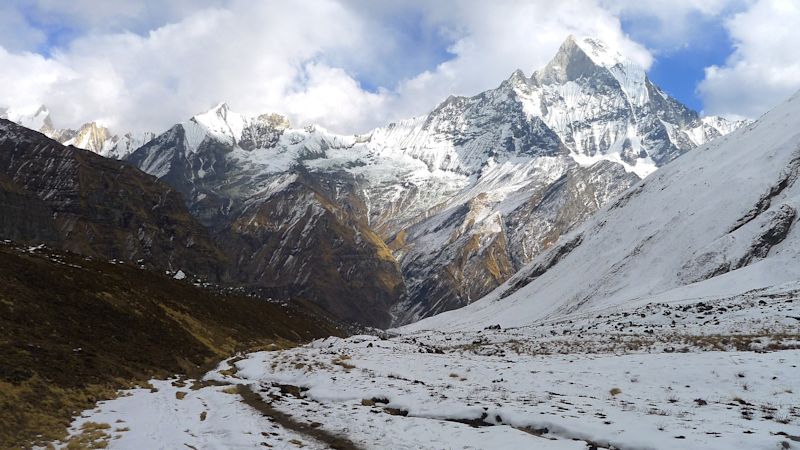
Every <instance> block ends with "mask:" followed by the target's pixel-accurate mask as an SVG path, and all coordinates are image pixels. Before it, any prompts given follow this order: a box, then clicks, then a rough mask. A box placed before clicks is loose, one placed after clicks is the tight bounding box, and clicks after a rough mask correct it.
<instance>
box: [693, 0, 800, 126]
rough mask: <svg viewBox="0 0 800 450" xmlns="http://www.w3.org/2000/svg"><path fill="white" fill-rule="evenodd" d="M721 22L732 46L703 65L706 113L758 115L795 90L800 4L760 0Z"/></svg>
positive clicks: (798, 85) (799, 77)
mask: <svg viewBox="0 0 800 450" xmlns="http://www.w3.org/2000/svg"><path fill="white" fill-rule="evenodd" d="M725 26H726V28H727V29H728V32H729V33H730V35H731V38H732V39H733V41H734V47H735V50H734V52H733V54H732V55H731V56H730V57H729V58H728V59H727V61H726V62H725V64H723V65H722V66H711V67H708V68H707V69H706V72H705V79H704V80H703V81H702V82H701V83H700V85H699V88H698V91H699V93H700V95H701V97H702V98H703V102H704V105H705V111H706V112H707V113H709V114H720V115H726V116H738V117H757V116H759V115H761V114H763V113H764V112H766V111H767V110H768V109H769V108H771V107H773V106H775V105H777V104H778V103H780V102H781V101H783V100H785V99H786V98H788V97H789V96H790V95H791V94H792V93H794V92H795V91H797V89H800V46H798V45H797V43H798V42H800V4H798V3H797V2H796V1H794V0H760V1H758V2H756V3H754V4H753V5H751V7H750V8H748V9H747V10H746V11H744V12H741V13H738V14H736V15H734V16H733V17H732V18H730V19H729V20H728V21H727V22H726V24H725Z"/></svg>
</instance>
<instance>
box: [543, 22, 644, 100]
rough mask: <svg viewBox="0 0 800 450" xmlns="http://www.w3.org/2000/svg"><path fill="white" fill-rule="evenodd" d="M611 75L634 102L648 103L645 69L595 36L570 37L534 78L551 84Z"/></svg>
mask: <svg viewBox="0 0 800 450" xmlns="http://www.w3.org/2000/svg"><path fill="white" fill-rule="evenodd" d="M608 75H610V76H611V77H613V78H614V79H616V80H617V82H618V83H619V85H620V87H621V88H622V90H623V91H624V93H625V95H626V96H627V97H628V99H629V101H630V102H631V103H632V104H634V105H642V104H643V103H645V102H647V100H648V91H647V87H646V86H645V83H646V80H647V74H646V72H645V70H644V68H643V67H641V66H640V65H638V64H636V63H635V62H633V61H632V60H631V59H629V58H627V57H625V56H623V55H622V53H620V52H618V51H616V50H614V49H613V48H611V47H610V46H608V45H607V44H606V43H604V42H603V41H601V40H599V39H595V38H589V37H583V38H578V37H575V36H573V35H570V36H568V37H567V39H566V40H564V42H563V43H562V44H561V47H559V49H558V52H557V53H556V55H555V56H554V57H553V59H552V60H550V62H549V63H547V65H546V66H545V67H544V68H542V69H541V70H538V71H536V72H535V73H534V74H533V76H532V77H531V79H532V80H533V82H534V83H537V84H540V85H549V84H564V83H567V82H570V81H577V80H579V79H581V78H593V77H597V76H608Z"/></svg>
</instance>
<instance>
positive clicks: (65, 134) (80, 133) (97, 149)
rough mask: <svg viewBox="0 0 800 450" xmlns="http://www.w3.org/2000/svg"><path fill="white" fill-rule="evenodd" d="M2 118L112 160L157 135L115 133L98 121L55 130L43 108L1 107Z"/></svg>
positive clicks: (119, 157)
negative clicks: (12, 108)
mask: <svg viewBox="0 0 800 450" xmlns="http://www.w3.org/2000/svg"><path fill="white" fill-rule="evenodd" d="M0 119H7V120H10V121H12V122H15V123H17V124H19V125H22V126H24V127H26V128H30V129H32V130H35V131H39V132H40V133H42V134H44V135H45V136H47V137H49V138H51V139H54V140H56V141H58V142H60V143H62V144H64V145H73V146H75V147H78V148H82V149H84V150H89V151H92V152H94V153H97V154H99V155H102V156H105V157H108V158H112V159H122V158H124V157H125V156H127V155H128V154H130V153H131V152H133V151H134V150H136V149H137V148H139V147H141V146H142V145H144V144H145V143H146V142H147V141H149V140H150V139H152V138H153V137H154V136H155V135H154V134H153V133H150V132H145V133H139V134H134V133H124V134H114V133H112V132H111V131H110V130H109V129H108V128H106V127H103V126H101V125H99V124H97V123H96V122H89V123H86V124H84V125H83V126H81V127H80V128H79V129H77V130H72V129H68V128H56V127H55V126H54V125H53V120H52V118H51V116H50V110H48V109H47V107H46V106H40V107H39V108H38V109H36V110H35V111H33V112H21V111H9V110H8V109H2V108H0Z"/></svg>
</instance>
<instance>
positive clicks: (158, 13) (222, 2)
mask: <svg viewBox="0 0 800 450" xmlns="http://www.w3.org/2000/svg"><path fill="white" fill-rule="evenodd" d="M21 3H25V4H26V5H28V6H27V9H25V11H26V14H27V16H31V15H32V16H35V17H36V19H37V23H40V24H44V25H41V26H42V28H41V29H39V30H38V31H39V32H43V33H45V34H47V35H48V39H49V41H52V40H53V38H52V36H50V34H51V33H50V31H51V30H50V27H51V26H52V27H56V28H58V26H60V25H63V24H70V26H72V27H73V28H74V30H77V31H75V37H71V38H70V39H69V40H68V42H64V43H58V44H57V45H56V46H55V47H54V48H51V49H49V51H48V52H46V54H47V55H48V56H41V55H39V54H36V53H32V52H30V51H31V50H33V47H30V46H35V45H37V44H36V42H37V41H36V39H33V40H30V41H28V42H21V43H18V44H16V46H12V45H11V44H9V42H10V41H8V40H6V39H5V38H4V37H3V35H2V34H0V45H2V46H3V47H5V49H3V48H0V82H2V83H1V84H0V105H8V106H11V107H12V108H21V107H26V108H31V107H34V106H35V104H38V103H42V104H46V105H48V106H49V107H50V109H51V111H52V112H53V117H54V119H55V121H56V122H57V125H62V126H70V127H76V126H79V125H81V124H82V123H84V122H87V121H91V120H100V121H101V122H103V123H105V124H107V125H109V126H111V127H112V128H114V129H117V130H120V131H122V130H134V131H138V130H155V131H161V130H164V129H166V128H167V127H169V126H170V125H171V124H173V123H175V122H177V121H180V120H185V119H186V118H188V117H190V116H191V115H193V114H195V113H198V112H201V111H204V110H206V109H207V108H209V107H211V106H213V105H214V104H216V103H218V102H220V101H227V102H228V103H229V104H230V105H231V107H232V108H234V109H235V110H238V111H241V112H245V113H251V114H256V113H264V112H278V113H283V114H287V115H288V116H289V117H290V120H291V121H292V122H293V123H294V124H295V125H305V124H309V123H318V124H320V125H322V126H324V127H327V128H329V129H331V130H333V131H336V132H342V133H352V132H364V131H366V130H368V129H370V128H371V127H374V126H378V125H382V124H384V123H386V122H387V121H390V120H397V119H401V118H405V117H409V116H413V115H418V114H422V113H425V112H427V111H428V110H430V109H431V108H432V107H434V106H435V105H436V104H437V103H439V102H440V101H442V100H444V99H445V98H446V97H447V96H448V95H450V94H456V95H473V94H476V93H478V92H480V91H483V90H485V89H489V88H492V87H495V86H497V85H498V84H499V83H500V82H501V81H502V80H503V79H505V78H507V77H508V76H509V75H510V74H511V73H512V72H513V71H514V70H515V69H518V68H519V69H522V70H523V71H524V72H525V73H527V74H530V73H531V72H532V71H533V70H535V69H536V68H539V67H541V66H543V65H544V64H545V63H546V62H547V61H548V60H549V59H550V58H551V57H552V56H553V54H554V53H555V51H556V49H557V48H558V46H559V45H560V44H561V42H562V41H563V40H564V38H565V37H566V36H567V35H568V34H577V35H588V36H595V37H599V38H601V39H603V40H605V41H607V42H608V43H609V44H610V45H612V46H614V47H616V48H619V49H621V50H622V51H623V52H624V53H625V54H627V55H628V56H629V57H630V58H632V59H633V60H635V61H637V62H638V63H640V64H642V65H643V66H645V67H648V66H649V65H650V64H651V63H652V61H653V57H652V51H651V50H649V49H647V48H645V47H644V46H642V45H641V44H639V43H637V42H635V41H634V40H632V39H631V38H630V37H629V36H628V35H627V34H626V33H625V32H624V30H623V26H622V22H621V19H620V17H623V18H624V17H626V15H629V16H631V15H632V16H648V17H659V20H661V21H664V22H665V23H667V22H669V21H670V20H677V19H676V18H680V17H682V16H683V15H690V14H696V13H698V12H697V11H700V12H699V13H700V14H706V15H714V14H722V12H721V11H723V10H724V8H723V6H720V3H721V2H720V1H716V0H711V1H709V2H707V3H705V4H700V5H699V6H698V4H697V3H694V2H688V1H687V0H675V2H671V3H675V4H676V5H678V6H680V8H676V9H673V10H670V9H668V8H664V7H663V6H662V5H663V2H655V1H652V2H651V1H645V2H643V3H637V2H633V1H632V0H564V1H560V2H551V1H545V0H538V1H523V0H504V1H497V2H485V1H480V0H452V1H448V2H444V1H435V2H434V1H427V0H407V1H405V2H402V3H398V2H393V1H388V0H304V1H303V2H302V3H297V2H282V1H278V0H269V1H260V2H252V1H247V0H202V1H198V2H195V1H191V2H190V1H188V0H169V1H168V0H159V1H156V0H145V1H142V2H134V3H131V2H107V1H100V0H76V1H75V2H68V3H69V5H68V6H69V7H67V5H66V3H65V2H60V1H56V0H36V1H34V2H32V3H31V2H21V1H20V0H17V1H12V3H11V4H17V5H19V4H21ZM31 4H33V6H30V5H31ZM642 5H644V6H642ZM703 5H705V6H703ZM670 11H673V12H672V13H670ZM89 12H91V14H89ZM670 14H672V15H670ZM23 25H24V26H23ZM18 26H19V27H21V28H25V27H27V28H30V26H29V24H27V23H26V24H18ZM732 29H733V28H732ZM74 30H73V31H74ZM34 31H36V30H34ZM26 46H28V47H26Z"/></svg>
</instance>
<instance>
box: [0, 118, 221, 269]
mask: <svg viewBox="0 0 800 450" xmlns="http://www.w3.org/2000/svg"><path fill="white" fill-rule="evenodd" d="M0 208H2V214H0V215H2V217H3V219H2V220H0V226H2V228H0V229H1V230H2V232H3V235H2V238H4V239H13V240H15V241H18V242H31V243H46V244H50V245H53V246H55V247H57V248H60V249H64V250H69V251H73V252H76V253H80V254H82V255H86V256H96V257H100V258H103V259H106V260H107V259H121V260H127V261H139V262H140V263H141V264H142V265H143V266H145V267H150V268H154V269H160V270H173V271H175V270H181V269H182V270H185V271H188V272H191V273H196V274H198V275H205V276H208V277H211V278H212V279H219V278H221V277H222V275H223V272H224V267H225V265H226V263H225V262H224V255H223V254H222V253H221V252H220V251H219V249H218V248H217V247H216V245H215V244H214V243H213V242H212V241H211V238H210V236H209V234H208V232H207V231H206V230H205V229H204V228H203V227H202V226H201V225H200V224H199V223H198V222H197V221H196V219H194V218H193V217H192V216H191V215H190V214H189V213H188V211H187V210H186V207H185V205H184V199H183V197H182V196H181V195H180V194H178V193H177V192H175V190H174V189H172V188H170V187H169V186H168V185H167V184H165V183H163V182H161V181H159V180H157V179H156V178H154V177H152V176H149V175H147V174H145V173H142V172H141V171H139V170H137V169H136V168H135V167H132V166H130V165H129V164H126V163H122V162H119V161H114V160H111V159H106V158H103V157H101V156H98V155H95V154H93V153H91V152H89V151H86V150H80V149H77V148H74V147H65V146H63V145H61V144H59V143H58V142H56V141H53V140H51V139H49V138H47V137H46V136H44V135H42V134H40V133H37V132H35V131H32V130H29V129H27V128H24V127H21V126H19V125H16V124H14V123H12V122H9V121H7V120H2V119H0Z"/></svg>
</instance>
